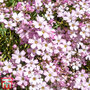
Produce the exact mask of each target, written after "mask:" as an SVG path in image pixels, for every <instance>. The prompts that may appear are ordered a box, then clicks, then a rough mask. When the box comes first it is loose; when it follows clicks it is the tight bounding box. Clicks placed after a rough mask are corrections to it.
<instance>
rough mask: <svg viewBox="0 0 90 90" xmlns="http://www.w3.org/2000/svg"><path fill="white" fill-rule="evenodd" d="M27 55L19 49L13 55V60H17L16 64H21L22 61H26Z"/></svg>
mask: <svg viewBox="0 0 90 90" xmlns="http://www.w3.org/2000/svg"><path fill="white" fill-rule="evenodd" d="M25 54H26V52H25V51H24V50H23V51H21V52H20V51H19V49H17V50H16V51H15V52H14V54H12V59H14V60H15V63H20V61H24V60H25Z"/></svg>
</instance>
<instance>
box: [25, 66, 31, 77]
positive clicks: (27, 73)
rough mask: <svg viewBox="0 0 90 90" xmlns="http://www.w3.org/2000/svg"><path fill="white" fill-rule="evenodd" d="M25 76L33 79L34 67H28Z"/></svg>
mask: <svg viewBox="0 0 90 90" xmlns="http://www.w3.org/2000/svg"><path fill="white" fill-rule="evenodd" d="M24 70H25V71H24V76H28V77H31V76H32V72H33V68H32V67H27V68H25V69H24Z"/></svg>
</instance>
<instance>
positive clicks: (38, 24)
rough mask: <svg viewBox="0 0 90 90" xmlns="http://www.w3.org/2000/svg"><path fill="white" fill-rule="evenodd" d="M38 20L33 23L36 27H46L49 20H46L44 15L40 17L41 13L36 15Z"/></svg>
mask: <svg viewBox="0 0 90 90" xmlns="http://www.w3.org/2000/svg"><path fill="white" fill-rule="evenodd" d="M36 20H37V21H33V25H34V27H35V28H41V29H42V28H44V25H46V24H47V22H46V21H45V19H44V18H43V17H40V16H39V15H37V17H36Z"/></svg>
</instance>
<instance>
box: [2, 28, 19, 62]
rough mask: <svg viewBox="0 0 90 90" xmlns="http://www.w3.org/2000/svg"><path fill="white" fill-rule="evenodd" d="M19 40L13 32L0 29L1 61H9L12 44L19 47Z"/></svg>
mask: <svg viewBox="0 0 90 90" xmlns="http://www.w3.org/2000/svg"><path fill="white" fill-rule="evenodd" d="M19 43H20V39H19V36H18V35H17V34H16V33H15V31H11V30H10V29H5V28H2V27H0V52H2V58H1V60H2V61H4V60H9V59H10V58H11V54H12V53H13V48H12V46H13V44H17V45H18V46H19Z"/></svg>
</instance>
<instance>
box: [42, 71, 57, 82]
mask: <svg viewBox="0 0 90 90" xmlns="http://www.w3.org/2000/svg"><path fill="white" fill-rule="evenodd" d="M44 75H45V76H46V77H45V81H46V82H48V81H49V80H51V82H52V83H53V82H54V81H55V77H56V76H57V73H56V72H53V71H49V72H47V71H44Z"/></svg>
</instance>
